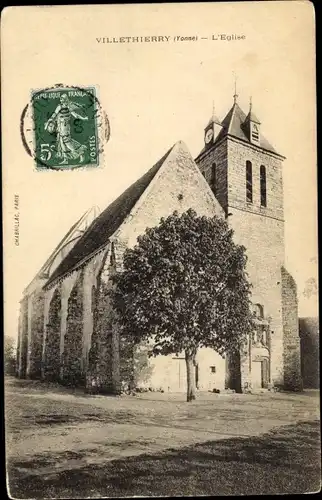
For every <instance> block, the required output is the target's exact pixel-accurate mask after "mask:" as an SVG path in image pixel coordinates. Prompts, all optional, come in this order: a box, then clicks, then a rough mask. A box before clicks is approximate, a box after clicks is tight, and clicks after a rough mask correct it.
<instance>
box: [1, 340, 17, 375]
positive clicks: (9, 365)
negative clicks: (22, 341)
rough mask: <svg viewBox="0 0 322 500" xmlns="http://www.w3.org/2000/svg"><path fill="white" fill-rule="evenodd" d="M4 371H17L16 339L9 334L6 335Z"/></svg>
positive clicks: (9, 373)
mask: <svg viewBox="0 0 322 500" xmlns="http://www.w3.org/2000/svg"><path fill="white" fill-rule="evenodd" d="M4 371H5V373H6V374H7V375H14V374H15V371H16V354H15V340H14V339H13V338H12V337H9V336H8V335H5V336H4Z"/></svg>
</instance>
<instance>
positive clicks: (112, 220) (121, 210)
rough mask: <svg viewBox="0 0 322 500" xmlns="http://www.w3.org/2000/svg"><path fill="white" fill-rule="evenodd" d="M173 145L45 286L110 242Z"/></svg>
mask: <svg viewBox="0 0 322 500" xmlns="http://www.w3.org/2000/svg"><path fill="white" fill-rule="evenodd" d="M172 149H173V148H170V149H169V151H168V152H167V153H166V154H165V155H164V156H163V157H162V158H161V159H160V160H159V161H158V162H157V163H156V164H155V165H154V166H153V167H152V168H151V169H150V170H149V171H148V172H146V173H145V174H144V175H143V176H142V177H141V178H140V179H138V180H137V181H136V182H134V184H132V185H131V186H130V187H129V188H127V189H126V190H125V191H124V192H123V193H122V194H121V195H120V196H119V197H118V198H116V200H114V201H113V202H112V203H111V204H110V205H109V206H108V207H107V208H106V209H105V210H104V211H103V212H102V213H101V214H100V215H99V216H98V217H97V218H96V219H95V220H94V221H93V222H92V224H91V225H90V226H89V227H88V229H87V230H86V231H85V233H84V234H83V236H82V237H81V238H80V239H79V240H78V242H77V243H76V244H75V246H74V247H73V248H72V249H71V251H70V252H69V254H68V255H67V256H66V257H65V259H64V260H63V261H62V262H61V263H60V264H59V266H58V267H57V269H56V270H55V271H54V273H53V274H52V276H51V277H50V278H49V280H48V281H47V283H46V285H45V287H47V286H48V285H50V284H51V283H52V282H53V281H55V280H56V279H58V278H59V277H61V276H64V275H66V274H67V273H69V272H71V271H72V270H73V269H75V268H76V267H78V266H79V265H80V264H81V262H84V261H85V260H87V258H89V257H90V256H91V255H92V254H94V253H95V252H96V251H97V250H99V249H100V248H101V247H103V246H104V245H105V244H106V243H107V242H108V239H109V238H110V237H111V236H112V235H113V233H114V232H115V231H116V230H117V229H118V227H119V226H120V225H121V224H122V222H123V221H124V220H125V219H126V217H127V216H128V215H129V214H130V212H131V210H132V208H133V207H134V205H135V204H136V202H137V201H138V200H139V198H140V197H141V195H142V194H143V192H144V191H145V190H146V188H147V187H148V185H149V184H150V182H151V181H152V179H153V178H154V177H155V175H156V174H157V172H158V171H159V170H160V168H161V166H162V164H163V163H164V161H165V160H166V158H167V157H168V155H169V154H170V152H171V150H172Z"/></svg>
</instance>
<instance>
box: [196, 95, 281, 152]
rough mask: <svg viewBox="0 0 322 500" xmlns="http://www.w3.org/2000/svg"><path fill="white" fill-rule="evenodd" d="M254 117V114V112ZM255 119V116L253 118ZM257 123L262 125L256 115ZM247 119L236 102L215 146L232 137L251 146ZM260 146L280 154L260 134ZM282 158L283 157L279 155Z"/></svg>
mask: <svg viewBox="0 0 322 500" xmlns="http://www.w3.org/2000/svg"><path fill="white" fill-rule="evenodd" d="M252 115H254V114H253V112H252ZM252 117H253V116H252ZM254 117H255V120H254V121H256V123H260V122H259V120H258V118H256V116H255V115H254ZM247 118H248V116H246V114H245V113H244V111H243V110H242V109H241V108H240V106H239V105H238V103H237V102H235V103H234V104H233V106H232V108H231V109H230V110H229V112H228V113H227V115H226V116H225V118H224V119H223V121H222V122H221V126H222V127H223V128H222V129H221V131H220V132H219V134H218V137H217V138H216V140H215V144H216V143H218V142H219V141H221V140H222V139H223V138H224V137H226V136H231V137H236V138H237V139H240V140H242V141H244V142H248V143H249V144H250V143H251V142H250V139H249V137H248V135H247V132H246V127H245V122H246V123H247ZM259 146H260V147H261V148H263V149H265V150H266V151H270V152H272V153H275V154H278V155H279V153H277V151H276V150H275V149H274V147H273V146H272V145H271V144H270V143H269V142H268V140H267V139H265V137H264V136H263V134H262V133H261V134H260V144H259ZM206 149H208V148H206V147H204V148H203V149H202V151H201V152H200V153H199V155H198V156H200V155H201V154H202V153H203V152H204V151H206ZM279 156H281V155H279Z"/></svg>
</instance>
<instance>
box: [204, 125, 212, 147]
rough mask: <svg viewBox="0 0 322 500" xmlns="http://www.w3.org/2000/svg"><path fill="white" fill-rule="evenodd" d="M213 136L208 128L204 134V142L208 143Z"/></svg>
mask: <svg viewBox="0 0 322 500" xmlns="http://www.w3.org/2000/svg"><path fill="white" fill-rule="evenodd" d="M213 136H214V131H213V130H212V129H211V128H210V129H208V130H207V132H206V135H205V143H206V144H209V142H210V141H211V140H212V138H213Z"/></svg>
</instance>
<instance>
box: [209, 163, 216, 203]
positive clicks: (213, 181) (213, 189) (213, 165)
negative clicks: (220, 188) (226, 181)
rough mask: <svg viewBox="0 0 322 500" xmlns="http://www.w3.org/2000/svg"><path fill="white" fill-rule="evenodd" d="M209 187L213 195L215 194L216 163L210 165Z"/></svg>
mask: <svg viewBox="0 0 322 500" xmlns="http://www.w3.org/2000/svg"><path fill="white" fill-rule="evenodd" d="M210 187H211V189H212V192H213V193H214V195H216V193H217V165H216V163H213V164H212V167H211V178H210Z"/></svg>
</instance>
